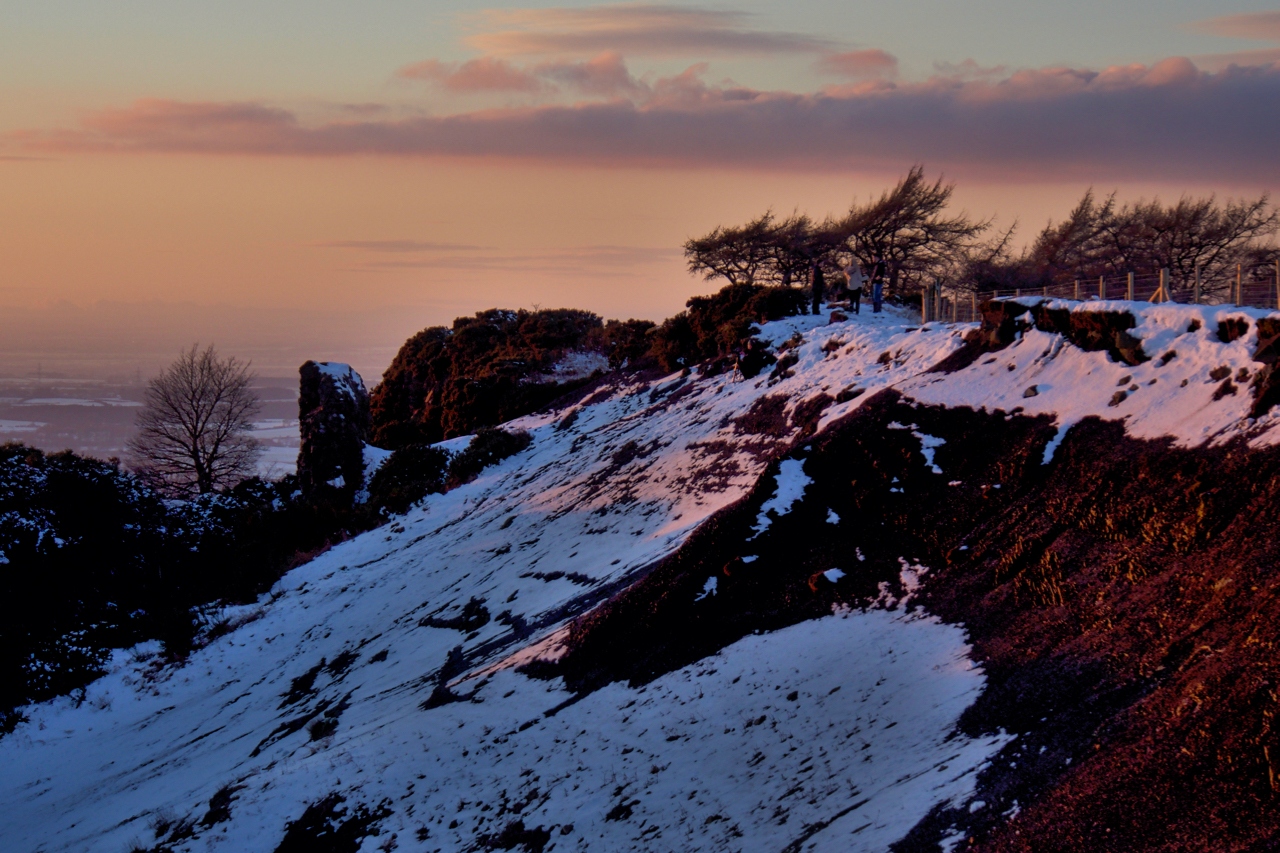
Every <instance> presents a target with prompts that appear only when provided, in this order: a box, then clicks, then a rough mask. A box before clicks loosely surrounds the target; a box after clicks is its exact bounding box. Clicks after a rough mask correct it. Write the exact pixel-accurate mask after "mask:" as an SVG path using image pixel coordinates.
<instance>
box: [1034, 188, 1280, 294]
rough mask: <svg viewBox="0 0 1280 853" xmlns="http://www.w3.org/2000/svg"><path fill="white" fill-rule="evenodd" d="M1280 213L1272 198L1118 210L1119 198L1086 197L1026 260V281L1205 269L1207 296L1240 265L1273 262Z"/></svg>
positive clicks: (1177, 276) (1153, 203)
mask: <svg viewBox="0 0 1280 853" xmlns="http://www.w3.org/2000/svg"><path fill="white" fill-rule="evenodd" d="M1278 226H1280V213H1278V212H1277V210H1276V208H1275V207H1274V206H1273V205H1272V204H1271V202H1270V199H1269V197H1268V196H1267V195H1266V193H1263V194H1262V195H1260V196H1258V197H1256V198H1252V199H1241V200H1239V201H1237V200H1234V199H1228V200H1227V201H1226V202H1219V201H1218V200H1217V198H1216V197H1215V196H1212V195H1210V196H1208V197H1205V198H1188V197H1186V196H1183V197H1182V198H1180V199H1178V201H1177V202H1176V203H1175V204H1172V205H1165V204H1163V203H1161V202H1160V201H1159V200H1158V199H1152V200H1150V201H1146V200H1139V201H1137V202H1132V203H1129V204H1125V205H1123V206H1119V205H1117V204H1116V198H1115V193H1112V194H1111V195H1109V196H1107V198H1106V199H1104V200H1103V201H1101V202H1098V201H1095V199H1094V196H1093V191H1092V190H1089V191H1087V192H1086V193H1085V194H1084V197H1083V198H1082V199H1081V200H1080V203H1079V204H1077V205H1076V207H1075V209H1074V210H1072V212H1071V214H1070V215H1069V216H1068V217H1067V218H1066V219H1065V220H1063V221H1062V222H1060V223H1050V224H1049V225H1048V226H1047V227H1046V228H1045V229H1044V230H1043V231H1042V232H1040V234H1039V235H1038V236H1037V237H1036V239H1035V241H1034V242H1033V243H1032V245H1031V246H1030V248H1029V249H1028V251H1027V254H1026V256H1025V258H1024V259H1023V266H1024V267H1025V268H1026V277H1027V278H1028V279H1030V278H1041V279H1045V280H1046V283H1047V282H1050V281H1066V280H1070V279H1077V278H1080V279H1088V278H1096V277H1097V276H1100V275H1122V274H1124V273H1129V272H1136V273H1150V272H1154V271H1156V270H1160V269H1167V270H1170V272H1171V273H1172V274H1173V277H1174V280H1175V281H1181V282H1187V281H1191V280H1192V279H1193V278H1194V276H1195V274H1196V271H1197V270H1199V272H1200V275H1201V277H1202V279H1203V280H1204V282H1205V284H1206V290H1208V291H1209V292H1213V291H1214V290H1224V289H1226V287H1227V282H1228V281H1229V280H1230V279H1231V278H1233V277H1234V275H1235V271H1236V265H1237V264H1239V265H1241V266H1243V267H1244V268H1245V270H1246V271H1249V270H1252V269H1254V268H1255V267H1257V268H1259V269H1264V270H1265V269H1267V268H1269V267H1271V266H1272V265H1273V264H1274V261H1273V260H1272V262H1271V264H1268V263H1267V262H1268V260H1269V259H1272V258H1274V253H1275V247H1274V245H1272V244H1271V243H1270V241H1269V239H1268V238H1270V237H1271V236H1272V235H1274V234H1275V233H1276V230H1277V227H1278Z"/></svg>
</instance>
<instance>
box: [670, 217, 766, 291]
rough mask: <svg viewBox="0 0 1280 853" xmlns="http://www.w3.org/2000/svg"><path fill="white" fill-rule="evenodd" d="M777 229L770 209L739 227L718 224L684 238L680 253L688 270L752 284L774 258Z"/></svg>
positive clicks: (739, 282) (733, 281)
mask: <svg viewBox="0 0 1280 853" xmlns="http://www.w3.org/2000/svg"><path fill="white" fill-rule="evenodd" d="M777 230H778V229H777V225H776V224H775V222H774V219H773V211H765V213H764V214H763V215H762V216H759V217H757V218H756V219H753V220H752V221H750V222H748V223H747V224H746V225H743V226H741V227H737V228H733V227H729V228H726V227H724V226H719V227H717V228H716V229H715V230H714V231H712V232H711V233H710V234H707V235H705V236H703V237H697V238H694V239H691V240H688V241H687V242H685V244H684V256H685V258H687V259H688V263H689V272H691V273H694V274H697V273H701V274H702V275H703V277H705V278H708V279H711V278H715V277H716V276H723V277H724V278H726V279H728V281H729V283H730V284H755V283H756V279H757V278H760V277H761V276H762V275H764V274H765V271H766V270H767V269H768V268H769V267H770V266H771V262H772V261H773V260H774V255H775V250H774V244H775V241H776V234H777Z"/></svg>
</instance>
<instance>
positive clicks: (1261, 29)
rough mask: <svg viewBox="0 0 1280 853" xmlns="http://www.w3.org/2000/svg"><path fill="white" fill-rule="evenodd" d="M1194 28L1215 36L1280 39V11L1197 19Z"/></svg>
mask: <svg viewBox="0 0 1280 853" xmlns="http://www.w3.org/2000/svg"><path fill="white" fill-rule="evenodd" d="M1191 28H1192V29H1195V30H1199V31H1200V32H1203V33H1210V34H1211V35H1215V36H1227V37H1228V38H1238V39H1251V40H1255V41H1280V12H1246V13H1244V14H1240V15H1223V16H1222V17H1220V18H1210V19H1209V20H1207V21H1197V22H1196V23H1194V24H1192V25H1191Z"/></svg>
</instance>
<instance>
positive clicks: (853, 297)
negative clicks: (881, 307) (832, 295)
mask: <svg viewBox="0 0 1280 853" xmlns="http://www.w3.org/2000/svg"><path fill="white" fill-rule="evenodd" d="M844 274H845V277H846V278H847V279H848V281H846V282H845V285H844V286H845V289H846V290H848V291H849V307H850V308H852V309H853V313H855V314H861V313H862V288H863V286H864V283H865V282H866V279H865V278H864V277H863V275H862V267H861V266H859V265H858V259H857V258H855V257H852V256H850V257H849V265H848V266H847V267H845V268H844Z"/></svg>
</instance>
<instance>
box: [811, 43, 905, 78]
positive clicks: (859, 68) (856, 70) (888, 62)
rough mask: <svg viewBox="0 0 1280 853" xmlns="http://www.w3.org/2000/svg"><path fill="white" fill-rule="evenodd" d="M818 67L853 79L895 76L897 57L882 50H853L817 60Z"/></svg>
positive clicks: (896, 72) (896, 73)
mask: <svg viewBox="0 0 1280 853" xmlns="http://www.w3.org/2000/svg"><path fill="white" fill-rule="evenodd" d="M818 69H819V70H820V71H826V72H828V73H830V74H840V75H843V76H845V77H853V78H855V79H857V78H862V77H896V76H897V75H898V58H897V57H896V56H894V55H893V54H891V53H886V52H885V51H883V50H878V49H875V50H855V51H852V52H850V53H834V54H831V55H830V56H824V57H823V58H822V59H820V60H818Z"/></svg>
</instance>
